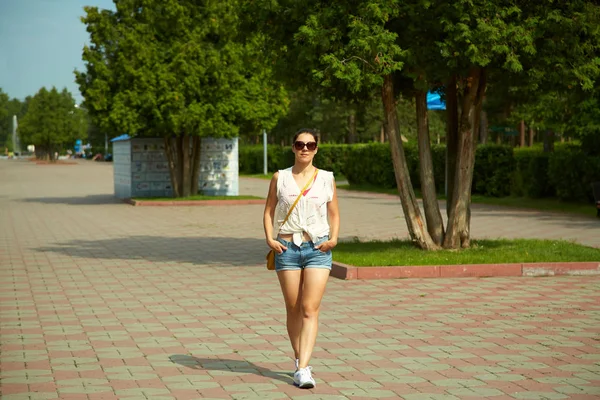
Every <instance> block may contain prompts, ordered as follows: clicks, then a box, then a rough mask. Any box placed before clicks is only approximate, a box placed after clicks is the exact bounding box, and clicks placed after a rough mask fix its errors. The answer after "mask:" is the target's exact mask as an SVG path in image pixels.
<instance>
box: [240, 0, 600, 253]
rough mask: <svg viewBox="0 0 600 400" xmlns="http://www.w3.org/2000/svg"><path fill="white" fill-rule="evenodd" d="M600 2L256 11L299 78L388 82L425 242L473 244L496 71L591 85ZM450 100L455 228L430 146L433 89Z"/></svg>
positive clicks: (300, 5)
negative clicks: (476, 184)
mask: <svg viewBox="0 0 600 400" xmlns="http://www.w3.org/2000/svg"><path fill="white" fill-rule="evenodd" d="M598 10H599V7H598V6H597V5H596V4H595V2H591V1H587V2H586V1H573V2H560V3H558V2H552V1H540V2H530V1H525V0H523V1H513V2H508V3H507V2H504V1H500V0H475V1H473V0H457V1H422V0H412V1H400V0H392V1H390V0H361V1H340V2H328V1H319V0H304V1H298V0H293V1H292V0H281V1H278V2H272V1H270V0H262V1H261V0H256V1H254V2H251V3H250V4H249V5H248V10H247V12H248V14H249V15H251V17H252V19H253V20H259V21H260V23H259V24H257V25H258V26H260V27H261V29H263V30H264V32H265V34H266V35H267V36H268V37H269V39H270V41H269V44H270V48H271V50H272V54H273V55H272V56H271V59H273V60H275V61H276V62H277V65H278V67H279V69H280V70H281V71H285V73H287V74H288V75H289V77H291V78H293V79H296V80H298V81H299V82H303V83H304V82H307V81H309V80H310V81H312V82H313V83H315V84H318V85H320V86H323V87H325V88H331V89H332V90H335V92H336V93H339V92H344V91H345V92H346V93H353V94H360V93H368V92H370V91H373V90H379V91H380V93H381V101H382V105H383V109H384V123H385V129H386V132H387V136H388V138H389V140H390V147H391V151H392V160H393V164H394V171H395V175H396V181H397V186H398V191H399V195H400V199H401V202H402V207H403V210H404V214H405V218H406V223H407V225H408V230H409V233H410V236H411V239H412V240H413V241H414V242H415V243H416V244H417V245H418V246H420V247H421V248H424V249H437V248H439V247H440V245H443V246H444V247H446V248H461V247H468V246H469V244H470V202H471V198H470V194H471V184H472V179H473V169H474V160H475V146H476V144H477V141H476V139H475V138H476V136H475V133H476V132H478V131H479V123H480V116H481V110H482V103H483V98H484V95H485V93H486V89H487V86H488V81H489V79H490V78H491V77H493V76H497V75H501V74H502V73H503V74H505V75H506V74H514V75H525V74H527V76H528V79H531V80H534V81H535V82H536V83H539V84H541V83H543V82H547V81H548V80H549V79H548V78H549V77H551V79H553V80H554V81H555V82H561V83H564V84H565V85H566V84H571V85H579V84H580V85H582V86H583V87H584V88H588V89H589V88H591V87H592V86H593V82H594V80H595V78H596V76H597V74H598V63H597V48H598V36H599V34H598V26H599V25H598ZM430 88H437V89H438V90H440V91H441V92H443V94H444V97H445V100H446V103H447V124H446V125H447V135H446V141H447V149H448V150H447V165H448V166H447V170H448V181H447V184H448V201H447V212H448V225H447V229H446V230H445V231H444V228H443V221H442V219H441V217H440V212H439V206H438V205H437V201H436V200H435V185H434V182H433V178H432V176H429V175H431V174H429V172H430V171H431V162H430V161H429V160H430V159H431V155H430V150H429V148H428V146H427V144H428V143H429V141H430V140H429V138H428V118H427V111H426V106H425V104H424V101H423V99H424V94H425V93H426V91H427V90H428V89H430ZM407 91H408V92H410V91H412V92H413V94H414V95H415V96H416V99H417V100H416V105H417V115H418V121H419V123H418V126H419V143H420V145H421V146H420V147H421V148H420V149H419V154H420V161H421V179H422V180H421V186H422V187H421V189H422V191H423V194H424V205H425V208H426V212H425V214H426V221H425V220H423V218H422V216H421V212H420V210H419V206H418V203H417V201H416V197H415V194H414V190H413V188H412V183H411V181H410V176H409V174H408V168H407V165H406V159H405V156H404V150H403V147H402V142H401V140H400V139H399V138H400V124H399V120H398V114H397V108H396V102H397V100H398V95H399V93H401V92H404V93H406V92H407Z"/></svg>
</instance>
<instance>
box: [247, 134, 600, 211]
mask: <svg viewBox="0 0 600 400" xmlns="http://www.w3.org/2000/svg"><path fill="white" fill-rule="evenodd" d="M404 151H405V155H406V160H407V164H408V169H409V174H410V179H411V182H412V184H413V186H414V187H415V188H419V187H420V181H419V152H418V149H417V147H416V145H413V144H410V143H409V144H405V146H404ZM432 158H433V169H434V175H435V181H436V186H437V190H438V193H440V194H443V192H444V182H445V146H443V145H433V146H432ZM239 162H240V172H241V173H246V174H256V173H261V172H262V170H263V148H262V146H260V145H259V146H243V147H241V148H240V153H239ZM293 163H294V155H293V153H292V151H291V148H289V147H281V146H276V145H272V146H269V147H268V170H269V171H276V170H279V169H284V168H287V167H289V166H291V165H292V164H293ZM314 163H315V165H316V166H317V167H319V168H322V169H326V170H329V171H333V172H334V173H335V174H336V175H343V176H345V177H346V178H347V179H348V182H349V183H351V184H357V185H365V184H367V185H373V186H378V187H382V188H395V187H396V179H395V177H394V168H393V165H392V158H391V154H390V148H389V144H387V143H369V144H355V145H328V144H322V145H320V146H319V151H318V153H317V155H316V157H315V161H314ZM594 181H600V157H592V156H587V155H585V154H584V152H583V151H582V150H581V148H579V147H577V146H557V148H556V150H555V151H554V152H553V153H544V152H543V151H542V150H541V149H536V148H525V149H515V150H513V149H512V148H511V147H507V146H499V145H480V146H478V147H477V151H476V154H475V171H474V173H473V188H472V193H473V194H480V195H484V196H495V197H503V196H509V195H515V196H527V197H533V198H540V197H557V198H559V199H561V200H571V201H590V200H592V199H593V195H592V189H591V183H592V182H594Z"/></svg>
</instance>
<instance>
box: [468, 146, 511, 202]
mask: <svg viewBox="0 0 600 400" xmlns="http://www.w3.org/2000/svg"><path fill="white" fill-rule="evenodd" d="M514 164H515V162H514V157H513V149H512V147H508V146H499V145H495V144H492V145H480V146H478V147H477V151H476V152H475V169H474V171H473V187H472V190H471V191H472V193H476V194H480V195H483V196H491V197H503V196H508V195H509V194H510V187H511V176H512V173H513V170H514Z"/></svg>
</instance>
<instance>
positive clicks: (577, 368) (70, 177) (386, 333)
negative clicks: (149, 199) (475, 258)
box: [0, 160, 600, 400]
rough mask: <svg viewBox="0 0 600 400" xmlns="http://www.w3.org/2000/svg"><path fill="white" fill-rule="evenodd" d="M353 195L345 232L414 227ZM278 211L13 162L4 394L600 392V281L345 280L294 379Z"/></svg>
mask: <svg viewBox="0 0 600 400" xmlns="http://www.w3.org/2000/svg"><path fill="white" fill-rule="evenodd" d="M267 184H268V182H264V181H261V180H257V179H243V180H242V183H241V191H242V192H243V193H244V194H259V195H264V191H266V186H267ZM340 207H341V212H342V217H343V219H342V221H343V225H342V232H343V235H342V236H343V238H344V239H350V238H352V237H355V236H356V237H360V238H383V239H385V238H391V237H405V236H406V228H405V226H404V221H403V220H402V216H401V214H402V211H401V209H400V207H399V204H398V201H397V199H395V198H394V197H393V196H372V195H365V194H358V193H347V192H346V193H343V192H340ZM261 213H262V206H260V205H244V206H223V207H216V206H207V207H156V208H153V207H132V206H129V205H125V204H123V203H120V202H118V201H116V200H114V199H113V197H112V166H111V165H110V164H104V163H92V162H83V163H79V164H78V165H63V166H52V165H49V166H36V165H34V164H33V163H28V162H25V161H2V160H0V346H1V347H0V371H1V372H0V395H1V398H2V399H7V400H11V399H201V398H202V399H207V398H215V399H230V398H231V399H252V398H256V399H287V398H291V399H360V398H392V399H393V398H397V399H418V400H420V399H462V398H487V397H491V398H496V399H595V398H598V397H600V277H553V278H493V279H473V278H462V279H429V280H428V279H409V280H375V281H340V280H337V279H331V280H330V282H329V286H328V290H327V293H326V296H325V299H324V301H323V310H322V314H321V325H320V335H319V338H318V343H317V348H316V351H315V354H314V358H313V361H312V363H311V364H312V365H313V367H314V372H315V378H316V379H317V387H316V389H314V390H300V389H297V388H295V387H293V386H292V385H291V376H290V371H291V367H292V366H293V361H292V359H291V357H290V350H289V344H288V341H287V338H286V333H285V327H284V320H285V315H284V309H283V302H282V298H281V294H280V291H279V287H278V284H277V281H276V279H275V276H274V275H273V273H272V272H269V271H267V270H266V269H264V267H262V258H263V257H264V253H265V252H266V245H265V244H264V240H263V239H262V227H261ZM598 228H599V224H598V221H596V220H594V219H585V218H578V217H571V216H568V217H565V216H562V215H559V214H552V213H540V212H532V211H514V210H506V209H500V208H494V207H479V206H476V207H474V210H473V233H474V236H475V237H542V238H565V239H570V240H575V241H577V242H580V243H583V244H587V245H591V246H596V247H600V229H598Z"/></svg>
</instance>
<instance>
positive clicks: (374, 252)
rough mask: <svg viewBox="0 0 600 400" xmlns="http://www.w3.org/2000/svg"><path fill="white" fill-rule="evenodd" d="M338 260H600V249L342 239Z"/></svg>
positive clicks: (548, 243) (545, 243)
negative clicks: (428, 246) (440, 246)
mask: <svg viewBox="0 0 600 400" xmlns="http://www.w3.org/2000/svg"><path fill="white" fill-rule="evenodd" d="M333 258H334V260H335V261H338V262H341V263H344V264H350V265H355V266H365V267H371V266H401V265H461V264H499V263H527V262H561V261H598V260H600V249H596V248H593V247H587V246H582V245H579V244H576V243H571V242H566V241H556V240H536V239H516V240H508V239H497V240H473V241H472V247H471V248H469V249H464V250H460V251H457V250H440V251H424V250H421V249H418V248H417V247H415V246H414V245H413V244H412V243H411V242H410V241H408V240H393V241H387V242H383V241H374V242H359V241H355V242H340V243H338V245H337V246H336V248H335V250H334V252H333Z"/></svg>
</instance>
